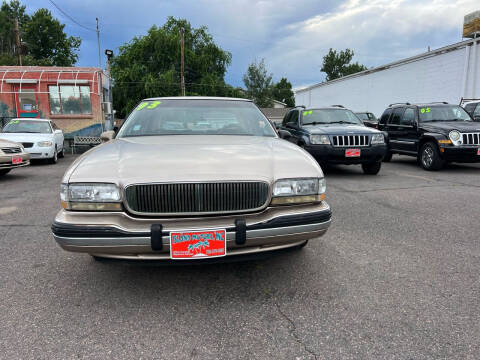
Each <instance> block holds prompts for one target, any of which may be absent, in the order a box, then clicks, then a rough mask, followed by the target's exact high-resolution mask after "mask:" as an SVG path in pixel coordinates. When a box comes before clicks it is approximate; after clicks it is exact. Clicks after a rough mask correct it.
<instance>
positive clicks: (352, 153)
mask: <svg viewBox="0 0 480 360" xmlns="http://www.w3.org/2000/svg"><path fill="white" fill-rule="evenodd" d="M345 157H360V149H346V150H345Z"/></svg>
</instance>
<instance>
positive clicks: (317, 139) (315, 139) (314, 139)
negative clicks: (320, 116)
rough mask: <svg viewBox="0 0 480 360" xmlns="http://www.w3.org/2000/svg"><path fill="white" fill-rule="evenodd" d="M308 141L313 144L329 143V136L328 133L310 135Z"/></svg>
mask: <svg viewBox="0 0 480 360" xmlns="http://www.w3.org/2000/svg"><path fill="white" fill-rule="evenodd" d="M310 142H311V143H312V144H315V145H329V144H330V138H329V137H328V135H310Z"/></svg>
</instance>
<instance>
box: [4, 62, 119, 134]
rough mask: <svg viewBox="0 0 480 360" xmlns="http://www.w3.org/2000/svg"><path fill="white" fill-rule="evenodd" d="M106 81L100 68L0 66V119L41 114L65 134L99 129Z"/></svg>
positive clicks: (107, 80)
mask: <svg viewBox="0 0 480 360" xmlns="http://www.w3.org/2000/svg"><path fill="white" fill-rule="evenodd" d="M109 81H110V80H109V78H108V77H107V76H106V75H105V74H104V73H103V72H102V71H101V69H99V68H86V67H84V68H82V67H41V66H0V120H3V123H6V121H9V120H10V119H11V118H16V117H19V118H44V119H51V120H53V121H54V122H55V123H56V124H57V126H58V127H60V128H61V129H62V130H63V131H64V132H65V133H66V134H67V135H68V134H75V133H79V132H82V131H85V129H96V130H95V131H96V132H98V129H102V128H103V126H104V122H105V121H104V119H105V115H104V113H103V107H102V102H103V99H104V97H105V92H106V91H108V85H109ZM0 126H1V123H0Z"/></svg>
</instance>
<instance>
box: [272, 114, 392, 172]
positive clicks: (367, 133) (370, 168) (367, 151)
mask: <svg viewBox="0 0 480 360" xmlns="http://www.w3.org/2000/svg"><path fill="white" fill-rule="evenodd" d="M280 129H281V130H287V131H288V132H289V133H290V134H291V137H289V139H288V140H289V141H291V142H294V143H295V144H297V145H299V146H301V147H303V148H304V149H305V150H306V151H308V152H309V153H310V154H311V155H312V156H313V157H314V158H315V159H316V160H317V161H318V162H319V163H320V164H322V163H334V164H347V165H350V164H361V165H362V169H363V172H364V173H365V174H370V175H376V174H378V172H379V171H380V167H381V165H382V159H383V157H384V155H385V154H386V151H387V146H386V142H385V135H384V134H383V133H382V132H380V131H378V130H375V129H372V128H369V127H366V126H365V125H364V124H363V123H362V122H361V121H360V119H359V118H358V117H357V116H356V115H355V114H354V113H353V112H352V111H350V110H348V109H345V108H344V107H343V106H341V105H335V106H331V107H324V108H304V107H296V108H293V109H292V110H290V111H289V112H288V113H287V114H286V115H285V118H284V119H283V122H282V125H281V127H280ZM282 133H283V134H285V133H286V132H285V131H283V132H282V131H280V134H282ZM290 134H288V136H289V135H290ZM284 137H285V136H284Z"/></svg>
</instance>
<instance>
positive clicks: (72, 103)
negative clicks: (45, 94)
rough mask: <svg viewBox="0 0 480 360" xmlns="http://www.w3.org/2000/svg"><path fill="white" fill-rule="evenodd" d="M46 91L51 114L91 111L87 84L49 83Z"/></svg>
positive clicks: (87, 112)
mask: <svg viewBox="0 0 480 360" xmlns="http://www.w3.org/2000/svg"><path fill="white" fill-rule="evenodd" d="M48 91H49V95H50V96H49V97H50V113H51V114H63V115H70V114H71V115H75V114H91V113H92V103H91V101H90V87H89V86H74V85H59V86H57V85H50V86H49V87H48Z"/></svg>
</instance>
